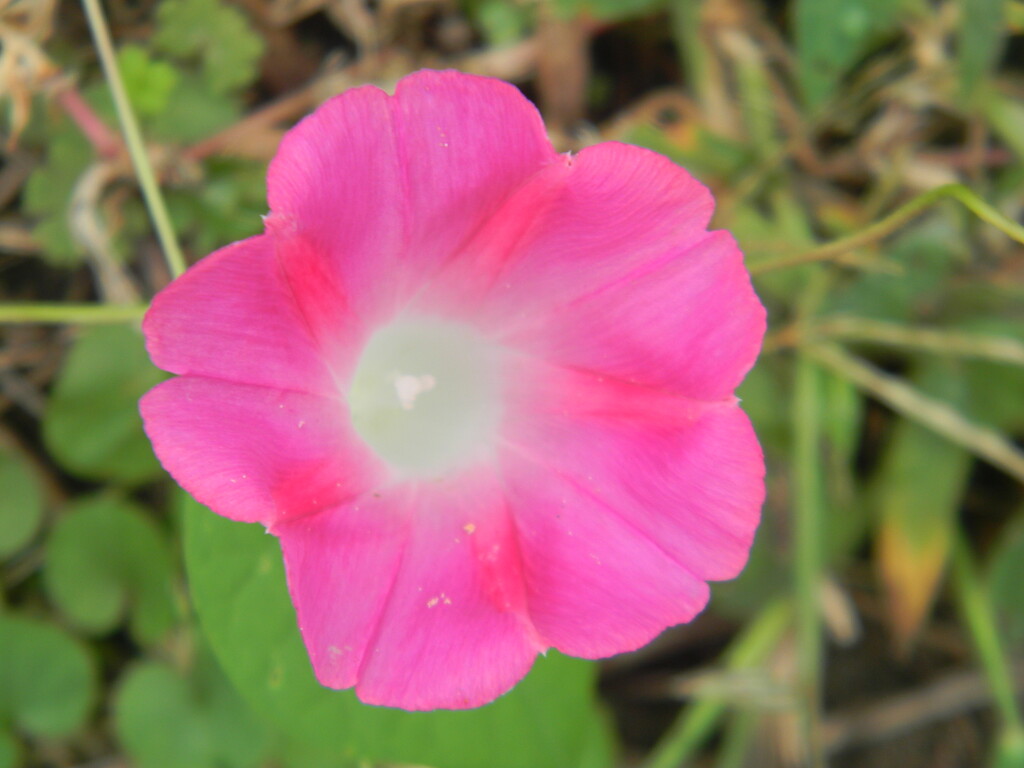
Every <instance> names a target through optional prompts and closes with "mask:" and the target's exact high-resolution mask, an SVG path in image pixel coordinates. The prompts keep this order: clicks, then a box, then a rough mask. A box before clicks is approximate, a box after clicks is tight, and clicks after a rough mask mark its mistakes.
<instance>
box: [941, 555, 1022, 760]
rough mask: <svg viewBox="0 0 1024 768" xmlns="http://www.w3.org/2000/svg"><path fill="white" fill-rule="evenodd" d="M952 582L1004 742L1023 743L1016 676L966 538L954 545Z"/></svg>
mask: <svg viewBox="0 0 1024 768" xmlns="http://www.w3.org/2000/svg"><path fill="white" fill-rule="evenodd" d="M953 580H954V583H955V585H956V593H957V597H958V599H959V604H960V611H961V613H962V614H963V619H964V622H965V623H966V625H967V628H968V630H969V631H970V633H971V639H972V640H973V641H974V647H975V650H976V651H977V654H978V659H979V661H980V662H981V666H982V668H983V669H984V671H985V676H986V678H988V684H989V687H990V688H991V690H992V697H993V699H994V700H995V705H996V710H997V711H998V712H999V716H1000V719H1001V720H1002V722H1003V730H1004V738H1006V739H1008V740H1009V741H1011V742H1016V743H1020V742H1022V741H1024V719H1022V718H1021V711H1020V706H1019V705H1018V703H1017V696H1016V691H1015V690H1014V684H1013V681H1014V675H1013V671H1012V668H1011V666H1010V664H1009V662H1008V661H1007V657H1006V652H1005V650H1004V649H1003V645H1002V642H1001V641H1000V639H999V633H998V631H997V629H996V620H995V616H994V615H993V612H992V606H991V604H990V603H989V601H988V596H987V595H986V593H985V590H984V588H983V587H982V585H981V583H980V580H979V578H978V574H977V570H976V568H975V565H974V561H973V558H972V557H971V552H970V550H969V548H968V546H967V542H966V541H964V539H963V536H962V535H961V536H958V537H957V539H956V541H955V543H954V545H953Z"/></svg>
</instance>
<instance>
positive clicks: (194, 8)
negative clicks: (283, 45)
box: [153, 0, 263, 94]
mask: <svg viewBox="0 0 1024 768" xmlns="http://www.w3.org/2000/svg"><path fill="white" fill-rule="evenodd" d="M153 41H154V43H155V45H156V47H157V48H158V49H160V50H162V51H164V52H165V53H167V54H169V55H171V56H175V57H178V58H179V59H183V60H184V59H191V58H198V59H199V60H200V61H201V62H202V67H203V73H204V79H205V80H206V81H207V82H208V83H209V84H210V87H211V89H212V90H213V91H214V92H215V93H220V94H227V93H229V92H231V91H234V90H237V89H239V88H244V87H245V86H247V85H249V84H250V83H251V82H252V81H253V80H255V78H256V75H257V72H258V70H257V65H258V64H259V59H260V56H262V55H263V41H262V39H261V38H260V37H259V35H257V34H256V33H255V32H254V31H253V29H252V27H251V26H250V25H249V21H248V19H246V17H245V14H244V13H242V12H241V11H240V10H239V9H237V8H234V7H232V6H229V5H226V4H225V3H223V2H221V1H220V0H163V2H161V3H160V7H159V8H158V9H157V30H156V36H155V37H154V40H153Z"/></svg>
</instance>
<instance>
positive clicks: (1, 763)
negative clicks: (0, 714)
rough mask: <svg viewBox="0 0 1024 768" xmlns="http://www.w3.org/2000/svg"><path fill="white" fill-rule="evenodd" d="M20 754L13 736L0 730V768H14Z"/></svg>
mask: <svg viewBox="0 0 1024 768" xmlns="http://www.w3.org/2000/svg"><path fill="white" fill-rule="evenodd" d="M20 752H21V750H20V749H19V748H18V742H17V741H15V740H14V736H13V735H12V734H10V733H8V732H7V731H5V730H3V728H0V768H15V766H17V765H18V757H19V754H20Z"/></svg>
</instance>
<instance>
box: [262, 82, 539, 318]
mask: <svg viewBox="0 0 1024 768" xmlns="http://www.w3.org/2000/svg"><path fill="white" fill-rule="evenodd" d="M554 157H555V153H554V150H553V149H552V148H551V145H550V143H549V142H548V140H547V137H546V134H545V132H544V126H543V123H542V121H541V119H540V116H539V114H538V113H537V110H536V109H535V108H534V107H533V105H532V104H530V102H529V101H527V100H526V99H525V98H524V97H523V96H522V94H520V93H519V91H518V90H516V89H515V88H514V87H512V86H510V85H508V84H506V83H502V82H500V81H498V80H493V79H490V78H481V77H472V76H467V75H462V74H459V73H455V72H420V73H417V74H414V75H411V76H409V77H406V78H404V79H403V80H402V81H401V83H400V84H399V86H398V89H397V91H396V93H395V96H394V97H389V96H388V95H387V94H385V93H384V92H383V91H381V90H379V89H377V88H374V87H364V88H356V89H353V90H350V91H347V92H345V93H343V94H341V95H339V96H337V97H335V98H333V99H331V100H330V101H328V102H327V103H325V104H324V105H323V106H321V107H320V109H318V110H317V111H316V112H314V113H313V114H312V115H310V116H309V117H307V118H306V119H305V120H303V121H302V122H300V123H299V124H298V125H297V126H296V127H295V128H293V129H292V130H291V131H289V133H288V134H287V135H286V136H285V138H284V140H283V141H282V143H281V147H280V149H279V150H278V154H277V156H276V157H275V158H274V161H273V163H272V164H271V166H270V171H269V174H268V179H267V186H268V197H269V201H270V208H271V210H272V215H271V217H270V218H269V219H268V226H270V227H279V228H283V229H289V228H294V229H295V230H296V231H297V232H299V233H300V234H301V235H302V236H304V237H307V238H309V239H310V241H311V242H312V243H313V244H314V246H315V247H317V248H319V249H321V251H322V252H323V253H325V254H327V255H328V258H329V259H330V262H331V264H332V267H333V268H334V269H336V270H337V272H338V274H339V276H340V280H339V283H340V285H341V286H342V287H343V288H344V289H345V291H346V292H347V293H348V294H349V295H351V296H352V297H353V302H354V306H355V307H356V310H357V312H358V313H359V314H360V315H362V316H363V317H365V318H367V319H372V320H377V321H379V320H383V319H386V318H387V317H389V316H390V314H392V313H393V312H394V311H395V310H396V308H397V307H398V306H399V305H400V304H401V303H402V301H403V300H404V299H405V298H407V297H408V296H409V295H410V294H411V293H412V292H414V291H416V290H418V289H419V288H420V285H421V282H422V279H423V277H424V276H425V275H428V274H430V273H431V272H432V271H434V270H435V269H437V267H438V266H439V265H440V264H441V262H442V261H443V260H445V259H447V258H449V257H450V256H451V254H452V253H453V252H455V251H457V250H458V248H459V246H460V245H461V243H462V242H463V241H464V240H465V239H466V238H467V237H468V236H469V235H470V234H471V233H472V232H474V231H475V230H476V229H477V228H479V227H480V226H481V225H482V223H483V222H484V221H486V220H487V219H488V218H489V217H490V216H491V214H492V213H493V212H494V211H495V210H496V209H497V208H498V207H499V206H500V205H501V203H502V201H503V200H504V199H505V198H506V197H507V196H508V195H509V194H510V193H511V192H512V191H513V190H515V189H516V188H517V187H518V186H519V185H520V184H521V183H522V182H523V181H524V180H525V179H526V178H528V177H529V176H530V175H532V174H534V173H535V172H537V171H538V170H539V169H540V168H541V167H542V166H543V165H544V164H545V163H548V162H550V161H551V160H552V159H553V158H554ZM339 201H344V203H343V204H339Z"/></svg>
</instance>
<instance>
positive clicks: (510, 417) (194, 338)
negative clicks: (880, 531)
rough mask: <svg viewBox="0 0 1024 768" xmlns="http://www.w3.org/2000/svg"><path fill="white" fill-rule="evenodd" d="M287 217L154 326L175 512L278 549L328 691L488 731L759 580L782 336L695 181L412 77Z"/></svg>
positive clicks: (380, 100) (438, 82)
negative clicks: (253, 528) (745, 386)
mask: <svg viewBox="0 0 1024 768" xmlns="http://www.w3.org/2000/svg"><path fill="white" fill-rule="evenodd" d="M268 188H269V204H270V210H271V213H270V214H269V215H268V216H267V217H266V220H265V229H266V231H265V233H264V234H262V235H259V236H257V237H253V238H251V239H249V240H244V241H242V242H239V243H235V244H234V245H230V246H228V247H227V248H224V249H223V250H220V251H217V252H216V253H214V254H213V255H211V256H209V257H208V258H206V259H204V260H203V261H202V262H201V263H199V264H197V265H196V266H195V267H193V268H192V269H190V270H189V272H188V273H187V274H186V275H185V276H184V277H182V278H181V279H180V280H177V281H176V282H174V283H173V284H172V285H171V286H169V287H168V288H167V289H166V290H164V291H163V292H162V293H161V294H160V295H159V296H157V297H156V299H155V300H154V302H153V306H152V309H151V310H150V311H149V313H148V314H147V316H146V321H145V332H146V337H147V340H148V345H149V351H150V354H151V355H152V357H153V360H154V362H155V363H156V364H157V365H158V366H160V367H161V368H163V369H165V370H167V371H170V372H172V373H175V374H178V376H177V378H173V379H171V380H169V381H166V382H164V383H163V384H161V385H160V386H158V387H156V388H155V389H153V390H152V391H151V392H150V393H149V394H147V395H146V397H145V398H144V399H143V401H142V414H143V417H144V419H145V423H146V429H147V432H148V433H149V436H150V438H151V439H152V441H153V445H154V447H155V449H156V453H157V455H158V456H159V457H160V460H161V461H162V462H163V464H164V466H165V467H166V468H167V470H168V471H169V472H170V473H171V474H172V475H173V476H174V478H175V479H176V480H177V481H178V482H179V483H180V484H181V485H182V486H184V487H185V488H186V489H187V490H188V491H189V492H190V493H192V494H193V495H194V496H195V497H196V498H197V499H198V500H199V501H200V502H202V503H204V504H206V505H208V506H210V507H211V508H212V509H213V510H214V511H216V512H218V513H219V514H221V515H224V516H226V517H229V518H231V519H233V520H241V521H246V522H259V523H262V524H263V525H264V526H266V528H267V530H268V531H269V532H270V533H273V534H274V535H275V536H277V537H279V538H280V540H281V547H282V549H283V551H284V558H285V564H286V568H287V573H288V584H289V589H290V591H291V596H292V600H293V601H294V603H295V608H296V611H297V614H298V621H299V626H300V628H301V631H302V636H303V638H304V640H305V643H306V647H307V649H308V651H309V655H310V658H311V660H312V664H313V668H314V670H315V672H316V676H317V678H318V679H319V680H320V682H321V683H322V684H323V685H326V686H330V687H332V688H349V687H352V686H355V688H356V692H357V694H358V695H359V697H360V698H361V699H362V700H363V701H365V702H368V703H372V704H383V705H389V706H396V707H403V708H406V709H433V708H464V707H473V706H478V705H481V704H484V703H486V702H488V701H490V700H491V699H493V698H495V697H496V696H499V695H501V694H502V693H504V692H506V691H507V690H508V689H509V688H511V687H512V686H513V685H514V684H515V683H516V682H517V681H518V680H519V679H520V678H521V677H522V676H523V675H524V674H526V672H527V670H528V669H529V668H530V665H531V664H532V662H533V659H534V658H535V656H536V654H537V653H543V652H544V651H545V650H546V649H547V648H549V647H554V648H557V649H559V650H560V651H563V652H565V653H567V654H571V655H573V656H582V657H585V658H601V657H605V656H609V655H611V654H615V653H620V652H622V651H629V650H632V649H635V648H637V647H639V646H641V645H643V644H645V643H647V642H648V641H649V640H651V639H652V638H653V637H654V636H655V635H657V634H658V633H659V632H661V631H662V630H663V629H665V628H666V627H668V626H671V625H674V624H679V623H681V622H685V621H689V620H690V619H692V618H693V617H694V615H695V614H697V613H698V612H699V611H700V610H701V609H702V608H703V607H704V605H705V603H706V602H707V599H708V586H707V583H706V582H707V581H708V580H715V579H728V578H731V577H733V576H735V575H736V574H737V573H738V572H739V571H740V569H741V568H742V567H743V564H744V562H745V561H746V558H747V554H748V551H749V548H750V544H751V540H752V537H753V533H754V529H755V527H756V526H757V522H758V517H759V510H760V506H761V502H762V499H763V474H764V470H763V460H762V455H761V450H760V448H759V446H758V443H757V440H756V438H755V436H754V434H753V431H752V430H751V427H750V424H749V422H748V420H747V418H746V416H745V415H744V414H743V412H742V411H741V410H740V409H739V407H738V404H737V400H736V398H735V397H734V396H733V391H734V389H735V387H736V386H737V384H739V382H740V381H741V380H742V378H743V376H744V375H745V374H746V372H747V370H748V369H749V368H750V366H751V365H752V364H753V362H754V359H755V357H756V355H757V352H758V349H759V347H760V344H761V338H762V336H763V333H764V326H765V314H764V309H763V308H762V306H761V304H760V303H759V302H758V300H757V297H756V296H755V295H754V292H753V290H752V289H751V286H750V279H749V276H748V274H747V272H746V271H745V269H744V267H743V260H742V254H741V253H740V251H739V250H738V248H737V247H736V244H735V242H734V241H733V239H732V237H731V236H730V235H728V234H727V233H725V232H708V231H707V230H706V226H707V222H708V219H709V217H710V215H711V211H712V207H713V201H712V199H711V196H710V194H709V193H708V191H707V190H706V189H705V188H704V187H703V186H701V185H700V184H699V183H698V182H696V181H694V180H693V178H691V177H690V176H689V175H688V174H687V173H686V172H685V171H683V170H682V169H680V168H679V167H677V166H675V165H673V164H672V163H671V162H669V161H668V160H666V159H665V158H664V157H661V156H659V155H656V154H654V153H652V152H649V151H646V150H643V149H639V148H637V147H631V146H626V145H623V144H616V143H607V144H600V145H597V146H594V147H589V148H587V149H585V150H583V151H582V152H580V153H579V154H577V155H575V156H569V155H559V154H556V153H555V151H554V150H553V149H552V147H551V145H550V143H549V142H548V140H547V138H546V136H545V132H544V126H543V124H542V122H541V118H540V116H539V115H538V113H537V111H536V110H535V109H534V108H533V106H532V105H531V104H530V103H529V102H528V101H526V99H524V98H523V96H522V95H521V94H520V93H519V92H518V91H517V90H516V89H515V88H513V87H512V86H509V85H507V84H505V83H502V82H499V81H496V80H491V79H486V78H480V77H472V76H469V75H463V74H459V73H456V72H419V73H417V74H413V75H410V76H409V77H406V78H405V79H404V80H402V81H401V82H400V83H399V84H398V87H397V89H396V92H395V95H394V96H388V95H387V94H385V93H384V92H383V91H381V90H378V89H377V88H373V87H364V88H356V89H354V90H351V91H348V92H347V93H344V94H342V95H340V96H338V97H336V98H334V99H332V100H331V101H329V102H327V103H326V104H324V105H323V106H322V107H321V108H320V109H318V110H317V111H316V112H315V113H313V114H312V115H310V116H309V117H308V118H306V119H305V120H303V121H302V122H301V123H300V124H299V125H298V126H296V127H295V128H294V129H293V130H292V131H291V132H290V133H288V135H287V136H286V137H285V139H284V141H283V142H282V144H281V147H280V150H279V151H278V154H277V157H276V158H275V159H274V161H273V163H272V164H271V166H270V171H269V176H268Z"/></svg>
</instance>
